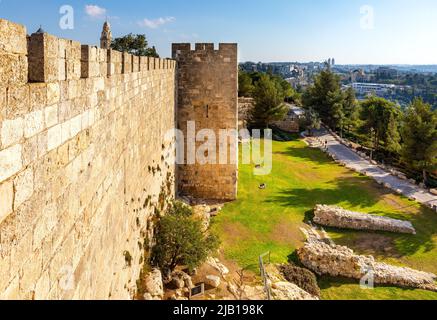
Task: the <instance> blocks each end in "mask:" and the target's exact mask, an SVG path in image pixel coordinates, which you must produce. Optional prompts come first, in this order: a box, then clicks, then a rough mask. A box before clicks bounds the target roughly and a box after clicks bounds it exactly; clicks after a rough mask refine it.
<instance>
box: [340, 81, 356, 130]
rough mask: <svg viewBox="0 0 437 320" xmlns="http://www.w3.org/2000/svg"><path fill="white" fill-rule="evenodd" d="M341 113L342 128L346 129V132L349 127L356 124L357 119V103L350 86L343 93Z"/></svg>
mask: <svg viewBox="0 0 437 320" xmlns="http://www.w3.org/2000/svg"><path fill="white" fill-rule="evenodd" d="M343 113H344V121H343V128H344V129H346V130H347V132H350V131H351V128H352V127H355V126H356V125H357V119H358V103H357V99H356V97H355V91H354V89H353V88H351V87H350V88H348V89H347V90H346V92H345V93H344V101H343Z"/></svg>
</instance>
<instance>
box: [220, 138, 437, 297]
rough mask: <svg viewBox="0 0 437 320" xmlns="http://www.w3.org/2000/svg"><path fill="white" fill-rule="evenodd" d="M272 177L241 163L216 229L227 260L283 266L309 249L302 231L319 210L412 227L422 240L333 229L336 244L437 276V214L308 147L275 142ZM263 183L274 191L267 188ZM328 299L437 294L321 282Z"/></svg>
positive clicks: (249, 265) (245, 264)
mask: <svg viewBox="0 0 437 320" xmlns="http://www.w3.org/2000/svg"><path fill="white" fill-rule="evenodd" d="M273 151H274V155H273V172H272V174H271V175H269V176H254V174H253V165H241V166H240V173H239V195H238V200H237V201H235V202H232V203H229V204H227V205H226V206H225V207H224V209H223V211H222V212H221V213H220V215H219V216H218V217H217V218H216V219H215V222H214V224H213V228H214V229H215V230H216V231H218V232H219V234H220V235H221V239H222V241H223V249H224V253H225V255H226V258H227V259H229V260H233V261H235V262H237V263H238V264H239V265H240V266H241V267H247V268H249V269H252V270H254V271H256V270H257V262H258V256H259V255H260V254H262V253H264V252H266V251H271V254H272V256H271V257H272V261H273V262H277V263H282V262H287V261H288V259H293V257H294V255H293V253H294V252H295V250H296V249H297V248H299V247H300V246H302V245H303V241H304V236H303V234H302V233H301V231H300V227H301V226H302V225H303V222H304V221H305V220H306V219H309V218H311V215H312V210H313V208H314V206H315V205H316V204H329V205H339V206H342V207H344V208H347V209H352V210H357V211H361V212H367V213H374V214H380V215H384V216H389V217H392V218H401V219H407V220H410V221H412V223H413V224H414V226H415V227H416V229H417V232H418V234H417V235H416V236H413V235H394V234H388V233H367V232H355V231H345V230H336V229H327V231H328V232H329V234H330V235H331V237H332V238H333V239H334V241H335V242H336V243H337V244H340V245H346V246H349V247H351V248H352V249H354V250H355V251H356V252H357V253H359V254H371V255H374V256H375V257H376V258H377V259H379V260H382V261H386V262H389V263H392V264H396V265H401V266H408V267H412V268H416V269H419V270H423V271H428V272H434V273H437V247H436V244H437V214H435V213H433V212H432V211H431V210H429V209H427V208H425V207H422V206H420V205H419V204H417V203H415V202H411V201H409V200H408V199H406V198H403V197H399V196H397V195H394V194H391V193H390V192H389V191H388V190H386V189H383V188H381V187H380V186H379V185H378V184H376V183H375V182H374V181H373V180H371V179H369V178H367V177H361V176H359V175H358V174H356V173H353V172H351V171H350V170H348V169H345V168H343V167H341V166H338V165H336V164H335V163H334V162H332V161H331V160H330V159H328V158H327V157H326V155H324V154H323V153H322V152H321V151H319V150H314V149H310V148H308V147H307V146H306V145H305V143H304V142H302V141H300V140H297V139H296V140H295V141H291V142H273ZM261 183H266V184H267V189H265V190H260V189H259V188H258V187H259V185H260V184H261ZM319 281H320V287H321V289H322V292H323V299H436V300H437V293H433V292H426V291H421V290H403V289H398V288H392V287H379V288H376V289H375V290H363V289H361V288H360V287H359V285H357V284H356V283H354V282H351V281H349V280H347V279H331V278H326V277H323V278H321V279H320V280H319Z"/></svg>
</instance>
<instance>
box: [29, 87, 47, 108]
mask: <svg viewBox="0 0 437 320" xmlns="http://www.w3.org/2000/svg"><path fill="white" fill-rule="evenodd" d="M29 103H30V110H31V111H32V110H39V109H42V108H43V107H45V106H46V105H47V85H46V84H45V83H30V84H29Z"/></svg>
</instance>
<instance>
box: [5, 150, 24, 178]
mask: <svg viewBox="0 0 437 320" xmlns="http://www.w3.org/2000/svg"><path fill="white" fill-rule="evenodd" d="M21 152H22V146H21V145H19V144H16V145H14V146H12V147H10V148H8V149H5V150H2V151H0V183H1V182H2V181H4V180H6V179H8V178H10V177H12V176H13V175H14V174H16V173H18V172H19V171H20V170H21V168H22V166H23V162H22V159H21Z"/></svg>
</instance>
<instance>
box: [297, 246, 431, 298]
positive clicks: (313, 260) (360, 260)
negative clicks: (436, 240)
mask: <svg viewBox="0 0 437 320" xmlns="http://www.w3.org/2000/svg"><path fill="white" fill-rule="evenodd" d="M298 256H299V259H300V261H301V262H302V264H303V265H304V266H306V267H307V268H309V269H311V270H313V271H314V272H316V273H317V274H319V275H330V276H333V277H339V276H340V277H346V278H352V279H357V280H360V279H362V278H363V277H364V276H365V275H368V274H369V272H373V275H374V283H375V284H385V285H395V286H399V287H404V288H417V289H423V290H430V291H435V292H437V285H436V283H435V281H436V279H437V276H436V275H435V274H432V273H426V272H422V271H417V270H413V269H410V268H401V267H395V266H391V265H388V264H385V263H379V262H376V261H375V259H374V258H373V257H372V256H359V255H356V254H355V253H354V251H352V250H351V249H349V248H347V247H342V246H337V245H329V244H326V243H323V242H317V241H314V242H308V243H307V244H305V246H304V247H303V248H301V249H299V250H298Z"/></svg>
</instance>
